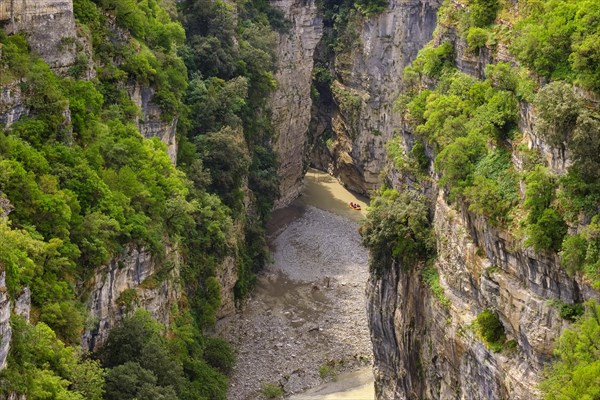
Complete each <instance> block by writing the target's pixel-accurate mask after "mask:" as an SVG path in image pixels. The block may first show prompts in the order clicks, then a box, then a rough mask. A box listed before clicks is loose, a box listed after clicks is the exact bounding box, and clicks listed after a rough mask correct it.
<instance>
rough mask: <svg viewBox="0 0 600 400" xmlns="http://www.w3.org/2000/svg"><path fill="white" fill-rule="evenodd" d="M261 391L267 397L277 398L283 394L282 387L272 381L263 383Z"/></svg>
mask: <svg viewBox="0 0 600 400" xmlns="http://www.w3.org/2000/svg"><path fill="white" fill-rule="evenodd" d="M261 392H262V394H263V396H264V397H265V398H267V399H277V398H280V397H282V396H283V388H282V387H281V386H279V385H275V384H273V383H265V384H263V387H262V390H261Z"/></svg>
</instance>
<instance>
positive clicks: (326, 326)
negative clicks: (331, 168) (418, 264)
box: [217, 170, 374, 400]
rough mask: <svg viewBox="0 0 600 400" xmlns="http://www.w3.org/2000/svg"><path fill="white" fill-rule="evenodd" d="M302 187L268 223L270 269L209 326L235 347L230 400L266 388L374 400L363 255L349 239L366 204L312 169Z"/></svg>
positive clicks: (355, 238) (326, 399)
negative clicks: (236, 308) (230, 312)
mask: <svg viewBox="0 0 600 400" xmlns="http://www.w3.org/2000/svg"><path fill="white" fill-rule="evenodd" d="M305 182H306V184H305V188H304V191H303V193H302V195H301V196H300V198H299V199H298V200H296V201H295V202H294V203H293V204H292V205H291V206H289V207H287V208H285V209H282V210H278V211H276V212H275V213H274V214H273V218H272V220H271V221H270V223H269V226H268V232H269V244H270V246H271V250H272V254H273V263H272V264H271V265H270V266H269V267H268V268H267V270H266V271H265V272H264V273H261V274H260V276H259V277H258V280H257V285H256V289H255V291H254V292H253V294H252V297H251V298H249V299H248V300H247V301H246V302H245V304H244V305H243V307H242V309H241V311H240V312H239V313H237V314H236V315H234V316H232V317H229V318H227V319H225V320H222V321H220V322H219V324H218V326H217V329H218V331H219V333H220V334H221V335H223V336H224V337H225V338H227V339H228V340H229V341H230V342H232V344H233V345H234V347H235V348H236V349H237V351H238V361H237V364H236V366H235V369H234V372H233V376H232V378H231V382H230V389H229V399H231V400H253V399H262V398H264V394H263V392H264V390H265V387H267V386H268V385H272V387H273V386H274V387H279V388H281V389H282V390H283V391H284V392H285V394H286V396H288V398H289V399H294V400H300V399H306V400H309V399H310V400H316V399H319V400H333V399H340V400H342V399H352V400H372V399H374V394H373V376H372V373H371V363H372V348H371V342H370V338H369V330H368V326H367V316H366V306H365V302H366V298H365V286H366V282H367V279H368V265H367V262H368V253H367V251H366V249H365V248H364V247H363V246H362V245H361V240H360V236H359V234H358V222H359V220H360V219H362V218H364V215H365V209H366V206H367V199H365V198H362V197H358V196H356V195H354V194H352V193H350V192H348V191H347V190H346V189H344V188H343V187H342V186H341V185H340V184H339V183H338V182H337V181H336V180H335V179H334V178H332V177H331V176H329V175H327V174H324V173H322V172H319V171H315V170H310V171H309V172H308V174H307V176H306V178H305ZM350 201H352V202H354V203H359V204H360V205H361V206H362V211H355V210H353V209H351V208H350V207H349V206H348V203H349V202H350ZM290 396H291V397H290Z"/></svg>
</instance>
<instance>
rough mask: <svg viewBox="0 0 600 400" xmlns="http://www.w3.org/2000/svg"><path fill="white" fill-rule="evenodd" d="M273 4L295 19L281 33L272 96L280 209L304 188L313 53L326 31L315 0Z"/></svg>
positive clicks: (297, 0)
mask: <svg viewBox="0 0 600 400" xmlns="http://www.w3.org/2000/svg"><path fill="white" fill-rule="evenodd" d="M271 5H273V6H274V7H276V8H277V9H279V10H281V11H282V12H283V13H284V15H285V17H286V18H287V19H288V20H289V21H290V22H291V27H290V29H289V31H288V32H283V33H280V35H279V44H278V46H277V52H276V53H277V72H276V74H275V79H276V80H277V89H276V90H275V92H274V94H273V98H272V103H271V106H272V111H273V118H272V121H273V127H274V128H275V133H276V138H277V139H276V140H277V141H276V143H275V146H274V148H275V151H276V152H277V154H278V155H279V160H280V163H281V165H280V168H279V178H280V180H281V182H280V192H281V198H280V199H279V201H278V202H277V204H276V208H279V207H284V206H286V205H288V204H289V203H290V202H291V201H292V200H294V198H296V197H297V196H298V194H299V193H300V191H301V190H302V178H303V176H304V172H305V163H306V160H305V146H306V140H307V135H308V124H309V122H310V117H311V115H310V112H311V111H310V110H311V104H312V100H311V97H310V87H311V83H312V69H313V56H314V52H315V49H316V47H317V44H318V43H319V41H320V40H321V36H322V34H323V26H322V20H321V17H320V16H319V15H318V10H317V5H316V2H315V1H314V0H309V1H303V0H278V1H272V2H271Z"/></svg>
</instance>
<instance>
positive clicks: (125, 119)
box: [0, 0, 285, 399]
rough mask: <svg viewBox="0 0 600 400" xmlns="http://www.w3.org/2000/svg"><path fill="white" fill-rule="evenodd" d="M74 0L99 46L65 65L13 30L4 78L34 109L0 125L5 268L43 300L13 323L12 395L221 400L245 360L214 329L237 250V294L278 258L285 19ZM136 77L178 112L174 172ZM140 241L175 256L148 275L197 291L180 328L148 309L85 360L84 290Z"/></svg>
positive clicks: (196, 3)
mask: <svg viewBox="0 0 600 400" xmlns="http://www.w3.org/2000/svg"><path fill="white" fill-rule="evenodd" d="M178 8H179V9H178ZM74 10H75V16H76V20H77V24H78V27H79V31H80V32H81V34H82V36H83V37H86V38H88V39H89V40H90V42H91V43H90V44H91V47H90V49H87V48H86V47H85V46H82V45H81V43H79V41H80V39H74V38H71V39H70V40H74V41H75V42H77V43H78V44H77V47H78V50H79V54H78V56H77V62H76V64H75V65H74V66H73V67H72V68H71V69H70V70H69V71H68V75H67V76H58V75H56V74H55V73H54V72H53V71H52V70H51V69H50V68H49V67H48V66H47V65H46V64H45V62H44V61H43V60H41V59H39V58H37V57H36V56H35V55H33V54H32V53H31V52H30V50H29V47H28V45H27V40H26V38H25V37H24V36H22V35H12V36H8V35H6V34H4V32H3V31H2V30H0V55H1V56H0V84H2V85H16V87H18V88H19V89H20V91H21V93H22V95H23V98H24V101H25V105H26V107H27V109H28V110H29V113H28V116H26V117H23V118H21V119H20V120H19V121H17V122H16V123H14V124H13V125H11V126H10V127H8V128H6V129H0V171H1V172H0V204H2V205H3V208H6V209H5V210H2V211H4V212H5V211H11V212H10V214H9V216H8V217H7V218H0V266H2V269H3V270H6V283H7V287H8V291H9V294H10V296H11V297H12V298H16V297H18V296H19V295H20V293H21V291H22V290H23V288H25V287H29V288H30V289H31V300H32V313H31V319H32V321H31V322H32V324H28V323H26V322H25V321H24V320H23V319H21V318H19V317H14V318H13V320H12V321H11V325H12V327H13V342H12V344H11V352H10V355H9V363H8V368H7V369H5V370H4V371H2V373H1V374H0V394H7V393H10V392H12V391H16V392H17V393H24V394H27V395H28V398H32V399H38V398H39V399H41V398H64V399H83V398H86V399H100V398H102V397H103V396H104V398H107V399H112V398H119V399H121V398H132V399H133V398H165V399H177V398H180V399H198V398H207V399H209V398H210V399H224V398H225V397H226V387H227V377H226V376H227V374H228V373H229V372H230V371H231V363H232V360H233V355H232V354H231V350H230V349H229V347H228V345H227V344H226V343H222V342H220V341H218V340H217V339H212V338H208V337H205V336H204V335H203V331H204V329H205V328H206V327H208V326H210V325H211V324H212V323H214V320H215V313H216V311H217V310H218V307H219V305H220V288H219V282H218V280H217V279H216V278H215V274H216V272H217V268H218V266H219V265H220V263H221V262H222V261H223V260H224V258H225V257H227V256H232V257H233V258H234V259H235V260H236V263H237V267H238V270H239V275H240V279H239V281H238V284H237V287H236V294H237V295H238V296H244V295H245V294H246V293H247V292H248V290H249V288H250V287H251V285H252V282H253V276H254V273H255V272H256V271H257V269H258V268H260V267H261V265H263V264H264V262H266V259H267V252H266V251H267V250H266V245H265V239H264V228H263V226H264V222H265V219H266V218H267V217H268V213H269V211H270V209H271V207H272V204H273V201H274V199H275V198H276V197H277V196H278V191H277V188H278V182H277V173H276V169H277V165H276V157H275V155H274V153H273V150H272V147H271V140H272V134H273V131H272V128H271V126H270V122H269V112H268V109H267V107H266V98H267V97H268V94H269V93H270V92H271V91H272V90H273V89H274V87H275V83H274V79H273V75H272V71H273V67H274V60H273V53H272V52H273V49H274V43H275V42H274V40H275V36H274V33H273V29H274V28H277V29H282V28H283V27H284V26H285V20H284V19H283V18H282V16H281V14H280V13H277V12H276V11H274V10H273V9H271V8H270V7H269V6H268V5H266V4H262V3H257V4H253V3H240V4H239V5H235V4H229V3H225V2H220V1H218V2H206V1H202V0H188V1H185V2H182V3H181V4H179V5H178V7H176V5H175V2H172V1H156V0H144V1H136V0H126V1H122V0H119V1H116V0H94V1H92V0H74ZM178 14H179V15H182V16H184V17H183V18H181V22H178V21H177V20H176V18H177V15H178ZM88 39H84V40H88ZM92 68H93V69H95V72H96V76H95V77H93V78H91V77H92V76H93V75H90V70H91V69H92ZM82 78H86V79H87V80H84V79H82ZM90 78H91V79H90ZM136 86H141V87H149V88H151V90H152V92H153V93H154V95H153V99H152V102H153V103H154V104H155V105H157V106H159V107H160V110H161V116H160V117H161V120H162V122H164V123H165V124H170V123H176V122H177V121H178V125H177V128H178V141H179V143H180V146H179V154H178V160H177V161H178V163H177V164H178V167H177V168H176V167H175V166H173V164H172V163H171V161H170V159H169V157H168V156H167V153H166V148H165V145H164V144H162V143H161V141H160V140H159V138H151V139H146V138H143V137H142V136H141V135H140V132H139V130H138V123H140V122H141V123H143V122H144V121H143V120H142V115H141V113H140V110H139V108H138V107H137V105H136V104H135V103H134V102H133V101H132V100H131V99H130V95H129V93H128V92H129V91H131V90H133V89H134V88H135V87H136ZM245 198H246V199H245ZM248 204H250V206H249V208H246V207H247V205H248ZM132 247H140V248H145V249H148V250H149V251H150V252H151V253H152V255H153V257H154V258H155V260H157V262H158V263H159V264H160V265H162V266H163V267H161V268H160V271H159V272H158V273H157V274H156V276H152V277H151V278H149V281H148V282H145V283H144V284H145V285H146V286H154V287H156V286H157V285H159V284H161V282H162V281H163V280H165V279H170V278H169V277H170V271H171V269H172V268H174V267H175V266H177V267H179V268H180V270H181V271H180V272H181V277H182V283H183V285H184V287H185V289H186V294H187V295H186V296H184V298H183V299H182V300H181V303H180V305H179V306H180V307H181V309H180V310H178V309H174V310H172V320H173V321H174V322H173V323H172V324H171V325H170V326H169V327H168V335H167V337H168V338H169V339H164V338H163V335H164V334H165V333H167V332H166V331H165V329H166V327H163V326H160V325H158V324H156V323H154V322H152V321H151V320H150V319H149V317H148V316H146V315H144V314H135V316H133V317H132V318H131V319H128V320H126V321H125V323H124V324H123V326H121V327H119V328H117V329H114V330H113V331H112V332H111V335H110V338H109V340H108V343H107V346H106V348H105V350H104V351H103V352H102V353H101V354H98V355H95V356H93V357H90V356H87V355H82V354H81V353H80V351H79V350H77V347H78V345H79V340H80V336H81V333H82V331H83V329H84V326H85V327H87V328H88V329H93V328H94V321H93V320H90V319H89V316H88V315H87V311H86V309H85V306H84V304H85V302H86V301H87V299H86V298H85V295H83V296H82V295H81V292H80V290H79V289H78V287H79V285H81V284H82V283H83V282H85V281H86V280H87V279H89V278H90V277H91V275H92V274H94V273H95V269H96V268H97V267H99V266H101V265H104V264H106V263H107V262H108V261H109V260H111V259H113V258H114V257H116V256H118V255H119V254H121V253H123V252H125V251H127V250H128V249H130V248H132ZM170 249H177V252H176V253H173V252H172V251H171V250H170ZM135 299H136V293H135V290H133V289H132V290H128V291H125V292H123V294H122V295H121V296H120V298H119V299H117V301H118V302H119V304H122V305H123V306H126V307H127V309H129V310H131V307H130V306H131V305H133V304H134V303H135ZM33 337H37V338H39V339H38V340H33V339H32V338H33ZM141 338H144V343H141V342H140V339H141ZM127 349H130V350H131V351H129V350H127ZM96 357H97V358H98V359H99V360H100V362H99V361H95V358H96ZM123 385H125V386H123Z"/></svg>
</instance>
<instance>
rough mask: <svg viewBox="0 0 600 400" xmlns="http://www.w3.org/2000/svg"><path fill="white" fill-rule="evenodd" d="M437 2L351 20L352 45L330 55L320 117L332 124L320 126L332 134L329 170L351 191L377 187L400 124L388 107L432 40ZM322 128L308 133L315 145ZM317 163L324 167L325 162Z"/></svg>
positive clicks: (410, 3)
mask: <svg viewBox="0 0 600 400" xmlns="http://www.w3.org/2000/svg"><path fill="white" fill-rule="evenodd" d="M439 4H440V2H439V1H437V0H427V1H421V0H394V1H391V2H390V4H389V6H388V7H387V8H386V10H385V11H383V12H382V13H380V14H378V15H375V16H372V17H369V18H366V17H360V18H358V19H357V20H356V21H351V23H350V24H349V25H350V26H349V27H348V28H347V29H354V30H356V32H354V33H353V34H354V35H356V37H357V39H356V43H353V44H352V47H351V48H350V49H347V50H346V51H345V52H344V53H341V54H340V53H336V54H335V55H334V60H332V63H333V73H334V76H335V81H334V82H333V85H332V92H333V101H334V109H333V111H332V112H331V113H330V114H329V115H325V116H321V119H322V118H323V117H324V118H329V119H330V121H328V122H326V123H321V124H320V125H321V127H323V126H329V127H330V129H331V131H332V136H333V137H332V139H333V144H332V145H330V146H329V147H330V149H329V152H330V159H329V160H328V161H329V163H330V167H331V168H329V169H330V170H332V172H333V174H334V175H335V176H337V177H338V178H339V179H340V181H341V182H342V183H343V184H344V185H345V186H347V187H348V188H350V189H352V190H355V191H358V192H361V193H367V192H368V191H369V190H372V189H375V188H377V187H378V186H379V185H380V182H381V171H382V170H383V169H384V166H385V165H386V163H387V161H386V160H387V156H386V150H385V147H384V144H385V143H386V142H387V140H389V138H391V137H392V134H393V133H394V130H395V129H397V128H398V127H399V126H400V119H399V116H398V114H397V113H394V112H393V110H392V108H393V103H394V100H395V99H396V98H397V97H398V95H399V94H400V91H401V89H402V84H401V80H402V71H403V69H404V67H406V66H407V65H408V64H409V63H410V62H411V61H412V60H413V59H414V58H415V56H416V55H417V52H418V51H419V50H420V49H421V48H422V47H423V45H425V44H426V43H427V42H428V41H429V40H431V35H432V33H433V30H434V28H435V26H436V12H437V8H438V7H439ZM354 24H358V25H357V26H354ZM318 125H319V124H318ZM322 130H323V129H322V128H321V130H319V129H318V127H317V128H316V130H315V131H313V132H311V134H312V135H314V136H315V139H314V142H316V143H318V141H319V137H320V136H322V135H323V131H322ZM311 161H312V160H311ZM315 161H316V160H315ZM316 164H317V166H319V167H321V168H324V165H323V164H324V163H323V161H321V162H320V165H319V163H318V162H317V163H316Z"/></svg>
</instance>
